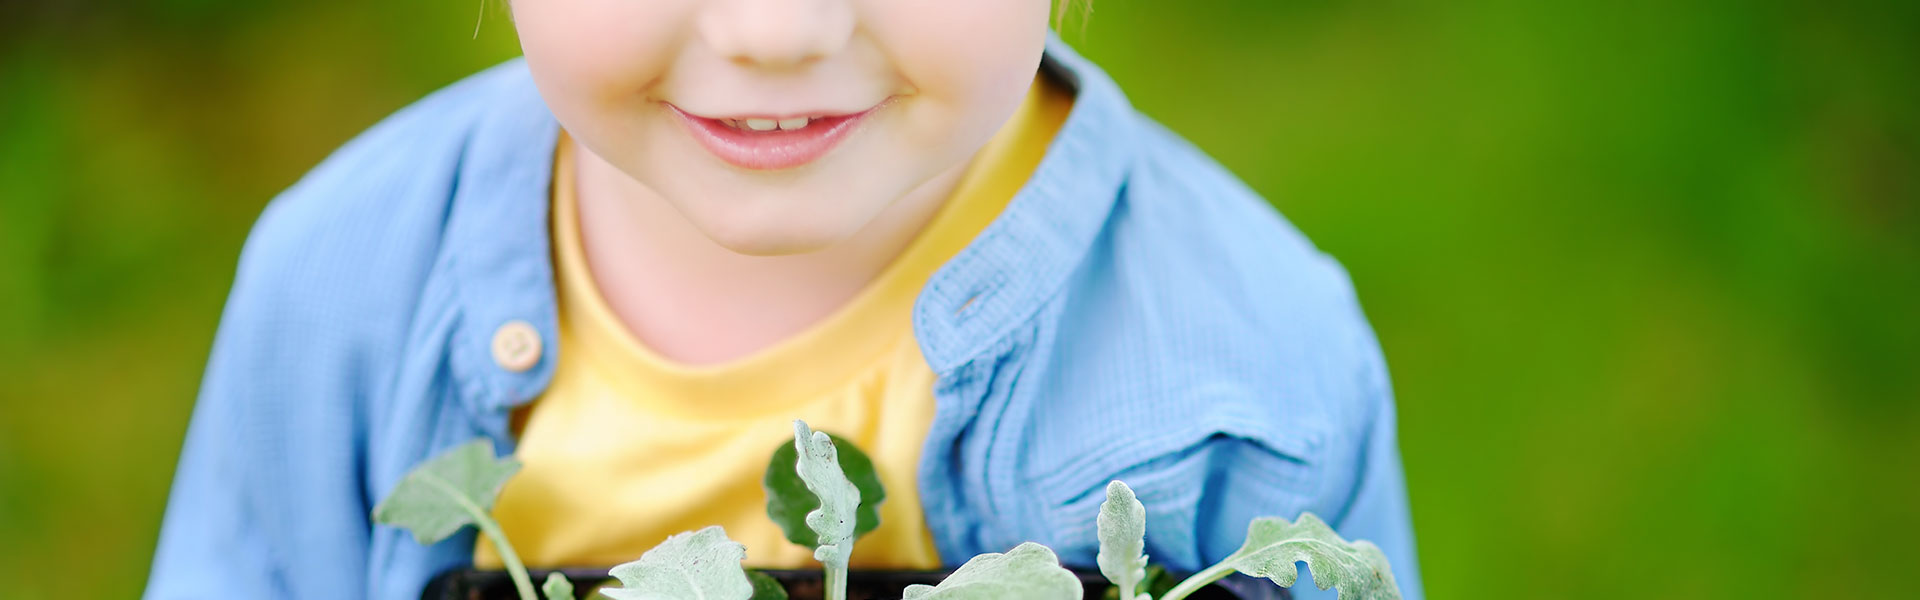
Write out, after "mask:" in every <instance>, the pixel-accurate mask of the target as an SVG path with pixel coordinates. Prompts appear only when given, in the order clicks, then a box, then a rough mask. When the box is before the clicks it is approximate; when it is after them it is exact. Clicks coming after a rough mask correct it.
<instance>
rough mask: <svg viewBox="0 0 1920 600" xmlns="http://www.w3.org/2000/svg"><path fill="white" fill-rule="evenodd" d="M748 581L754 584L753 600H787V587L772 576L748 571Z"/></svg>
mask: <svg viewBox="0 0 1920 600" xmlns="http://www.w3.org/2000/svg"><path fill="white" fill-rule="evenodd" d="M747 581H748V582H750V583H752V584H753V599H752V600H787V588H786V586H783V585H780V580H778V579H774V578H773V576H772V575H768V574H766V573H762V572H759V571H755V570H752V569H748V570H747Z"/></svg>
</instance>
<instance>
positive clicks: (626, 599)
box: [600, 526, 753, 600]
mask: <svg viewBox="0 0 1920 600" xmlns="http://www.w3.org/2000/svg"><path fill="white" fill-rule="evenodd" d="M746 557H747V547H746V546H742V545H740V544H739V543H738V542H735V541H733V540H730V539H727V532H726V531H725V530H723V529H721V528H720V527H718V526H714V527H708V528H706V529H701V530H699V531H693V532H687V533H680V534H675V535H674V536H673V537H669V538H667V541H665V542H661V543H660V545H658V546H654V547H653V549H652V550H648V551H647V553H646V554H643V555H641V556H640V558H639V559H638V560H635V561H633V562H629V563H626V564H623V565H620V566H617V567H614V568H613V570H612V571H609V574H610V575H613V576H614V577H616V578H619V579H620V585H621V587H618V588H602V589H601V590H600V593H602V594H605V595H606V596H607V597H609V598H613V599H614V600H689V599H694V598H698V599H703V600H750V599H751V598H752V597H753V584H752V583H751V582H749V581H748V580H747V572H746V569H745V568H743V567H741V566H740V561H741V560H744V559H745V558H746Z"/></svg>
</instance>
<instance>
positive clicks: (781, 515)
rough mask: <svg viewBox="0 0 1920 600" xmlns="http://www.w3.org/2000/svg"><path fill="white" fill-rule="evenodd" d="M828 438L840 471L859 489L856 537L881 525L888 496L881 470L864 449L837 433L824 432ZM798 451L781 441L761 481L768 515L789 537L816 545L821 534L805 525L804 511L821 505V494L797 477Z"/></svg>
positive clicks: (810, 546) (855, 516)
mask: <svg viewBox="0 0 1920 600" xmlns="http://www.w3.org/2000/svg"><path fill="white" fill-rule="evenodd" d="M827 437H828V438H830V439H832V440H833V445H834V448H835V450H836V451H837V452H838V453H839V457H840V469H841V471H842V472H844V473H846V475H847V480H848V481H852V482H853V487H855V488H858V489H859V490H860V507H859V509H858V510H856V511H855V513H854V523H853V537H854V538H855V539H858V538H859V537H860V536H863V535H866V534H867V532H870V531H873V530H874V529H875V528H878V527H879V526H880V503H881V502H882V501H884V500H886V499H887V492H886V488H885V487H883V486H881V485H880V472H879V471H878V470H877V469H875V468H874V466H873V459H871V458H868V457H867V454H866V453H865V452H861V451H860V448H859V447H858V446H855V445H853V444H852V443H849V442H847V440H845V439H843V438H841V437H839V436H836V435H833V434H827ZM799 454H800V453H799V450H798V446H797V445H795V444H792V443H782V444H780V447H779V448H775V449H774V451H773V457H772V458H771V459H770V460H769V461H768V462H767V474H766V476H765V477H763V478H762V479H761V480H760V483H761V485H762V487H765V488H766V491H767V517H768V518H770V519H773V522H774V523H775V524H778V525H779V526H780V531H781V532H782V533H785V534H786V536H787V539H788V540H790V541H792V542H793V543H795V544H799V545H801V546H805V547H808V548H817V547H819V546H820V534H818V533H815V532H814V531H813V528H812V527H808V526H807V513H810V512H813V511H815V510H818V509H819V508H820V497H819V496H815V495H814V494H813V491H812V490H809V489H807V484H806V482H804V481H801V480H800V473H799V472H798V471H797V470H796V469H795V466H796V463H798V462H799V460H800V455H799Z"/></svg>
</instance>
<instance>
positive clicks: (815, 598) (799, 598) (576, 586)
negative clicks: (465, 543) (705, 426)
mask: <svg viewBox="0 0 1920 600" xmlns="http://www.w3.org/2000/svg"><path fill="white" fill-rule="evenodd" d="M550 572H552V570H546V569H529V570H528V573H529V574H531V575H532V576H533V585H534V587H535V588H538V587H539V586H540V582H542V581H545V580H546V578H547V574H548V573H550ZM560 572H561V573H562V574H564V575H566V576H567V578H568V579H571V580H572V581H573V590H574V595H575V596H577V597H578V598H580V599H583V600H584V599H585V598H588V597H589V596H590V595H592V594H593V591H594V590H595V589H598V588H599V587H600V586H601V585H605V584H612V585H615V586H617V585H618V582H615V581H613V580H612V579H611V578H609V577H607V571H606V569H561V570H560ZM762 572H763V573H766V574H768V575H771V576H773V578H774V579H776V580H779V581H780V583H781V584H783V585H785V586H786V588H787V594H788V595H789V596H790V597H791V598H792V600H820V595H821V592H822V591H823V590H822V589H821V588H822V581H821V575H820V572H819V571H762ZM1074 574H1076V575H1079V576H1080V582H1081V584H1082V585H1083V587H1084V588H1085V589H1086V591H1087V595H1086V600H1100V599H1102V598H1104V597H1105V596H1106V592H1107V588H1108V587H1109V585H1108V583H1107V580H1106V578H1104V577H1101V576H1100V573H1099V572H1097V571H1085V570H1077V569H1076V570H1075V571H1074ZM1303 575H1304V574H1303ZM946 576H947V572H945V571H858V570H856V571H853V572H851V573H849V574H848V576H847V600H898V599H899V598H900V596H901V595H902V594H903V593H904V590H906V588H907V586H909V585H913V584H916V583H918V584H926V585H933V584H937V583H939V582H940V580H942V579H945V578H946ZM1302 579H1303V580H1304V579H1306V578H1305V577H1302ZM1302 583H1303V584H1306V585H1312V584H1307V583H1306V582H1305V581H1302ZM1223 584H1224V585H1223ZM1188 597H1189V598H1192V599H1193V600H1272V599H1288V598H1290V597H1291V596H1289V595H1288V594H1287V593H1286V590H1283V589H1280V588H1277V587H1274V586H1273V584H1271V583H1267V582H1265V581H1240V582H1233V581H1231V580H1229V581H1223V582H1221V583H1216V584H1214V585H1210V586H1207V587H1206V588H1205V589H1202V590H1200V591H1199V592H1196V593H1194V594H1193V595H1192V596H1188ZM420 598H421V600H519V596H518V595H517V594H516V592H514V589H513V579H512V578H510V577H508V576H507V573H506V572H505V571H483V570H478V569H457V570H453V571H447V572H445V573H442V574H440V576H438V577H435V578H434V579H433V581H431V582H428V584H427V588H426V590H425V591H424V592H423V593H421V595H420ZM597 598H600V599H602V600H604V599H605V596H597ZM1008 600H1020V599H1018V598H1009V599H1008Z"/></svg>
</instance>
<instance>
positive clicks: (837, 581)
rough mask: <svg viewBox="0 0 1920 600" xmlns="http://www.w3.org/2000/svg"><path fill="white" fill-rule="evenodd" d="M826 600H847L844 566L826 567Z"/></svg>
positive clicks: (845, 568)
mask: <svg viewBox="0 0 1920 600" xmlns="http://www.w3.org/2000/svg"><path fill="white" fill-rule="evenodd" d="M826 600H847V566H846V565H827V595H826Z"/></svg>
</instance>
